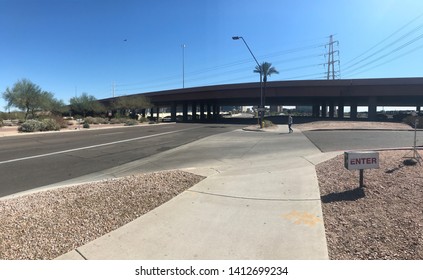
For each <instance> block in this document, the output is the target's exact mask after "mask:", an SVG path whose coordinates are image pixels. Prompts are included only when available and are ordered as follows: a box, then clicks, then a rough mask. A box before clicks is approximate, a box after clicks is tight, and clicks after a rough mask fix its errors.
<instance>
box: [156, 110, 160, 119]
mask: <svg viewBox="0 0 423 280" xmlns="http://www.w3.org/2000/svg"><path fill="white" fill-rule="evenodd" d="M156 110H157V111H156V116H157V119H156V122H159V121H160V120H159V119H160V107H159V106H157V108H156Z"/></svg>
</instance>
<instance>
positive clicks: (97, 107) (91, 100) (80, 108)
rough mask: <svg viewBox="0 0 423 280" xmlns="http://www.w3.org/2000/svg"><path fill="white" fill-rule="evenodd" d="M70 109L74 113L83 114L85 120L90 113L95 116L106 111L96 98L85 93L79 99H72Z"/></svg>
mask: <svg viewBox="0 0 423 280" xmlns="http://www.w3.org/2000/svg"><path fill="white" fill-rule="evenodd" d="M70 108H71V110H72V111H73V112H74V113H76V114H81V115H82V116H83V117H84V118H85V117H86V116H87V114H88V113H93V114H94V113H101V112H104V111H105V107H104V106H103V105H101V104H100V103H99V102H98V101H97V99H96V98H95V97H94V96H92V95H88V94H87V93H85V92H84V93H82V94H81V95H80V96H78V97H72V98H71V99H70Z"/></svg>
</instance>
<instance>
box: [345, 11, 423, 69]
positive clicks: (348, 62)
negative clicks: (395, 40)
mask: <svg viewBox="0 0 423 280" xmlns="http://www.w3.org/2000/svg"><path fill="white" fill-rule="evenodd" d="M421 17H423V13H422V14H420V15H419V16H417V17H415V18H414V19H412V20H411V21H409V22H408V23H407V24H405V25H403V26H402V27H400V28H399V29H397V30H396V31H394V32H393V33H392V34H390V35H389V36H388V37H386V38H385V39H383V40H382V41H380V42H379V43H377V44H376V45H374V46H373V47H371V48H370V49H368V50H367V51H365V52H363V53H362V54H360V55H359V56H357V57H355V58H353V59H351V60H349V61H347V62H346V63H345V64H344V65H348V64H350V63H352V62H353V61H355V60H357V59H359V58H360V57H362V56H363V55H365V54H367V53H368V52H370V51H372V50H373V49H375V48H376V47H378V46H379V45H381V44H383V43H384V42H386V41H388V40H389V39H390V38H392V37H393V36H395V35H396V34H397V33H399V32H400V31H401V30H403V29H405V28H407V27H408V26H409V25H411V24H412V23H413V22H415V21H416V20H418V19H419V18H421Z"/></svg>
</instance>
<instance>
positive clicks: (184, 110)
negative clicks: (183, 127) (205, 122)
mask: <svg viewBox="0 0 423 280" xmlns="http://www.w3.org/2000/svg"><path fill="white" fill-rule="evenodd" d="M182 121H184V122H186V121H188V103H186V102H184V104H183V105H182Z"/></svg>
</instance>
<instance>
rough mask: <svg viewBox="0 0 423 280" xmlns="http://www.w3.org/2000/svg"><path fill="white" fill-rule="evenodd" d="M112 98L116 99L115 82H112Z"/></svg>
mask: <svg viewBox="0 0 423 280" xmlns="http://www.w3.org/2000/svg"><path fill="white" fill-rule="evenodd" d="M112 97H115V82H114V81H113V82H112Z"/></svg>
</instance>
